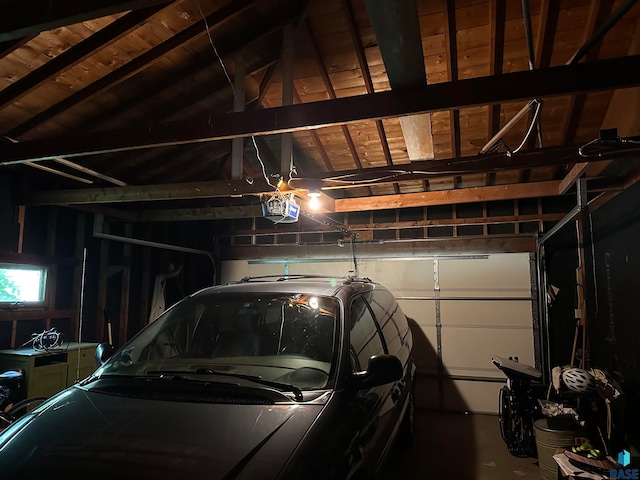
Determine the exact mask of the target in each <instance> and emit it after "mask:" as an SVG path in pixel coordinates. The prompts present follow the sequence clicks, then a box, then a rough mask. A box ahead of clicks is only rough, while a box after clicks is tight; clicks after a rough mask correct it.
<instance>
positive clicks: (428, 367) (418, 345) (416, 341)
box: [411, 325, 438, 374]
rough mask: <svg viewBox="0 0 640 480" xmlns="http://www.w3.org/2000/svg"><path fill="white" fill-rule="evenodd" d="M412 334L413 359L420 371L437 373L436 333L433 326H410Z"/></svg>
mask: <svg viewBox="0 0 640 480" xmlns="http://www.w3.org/2000/svg"><path fill="white" fill-rule="evenodd" d="M411 333H412V335H413V352H412V356H413V361H414V362H415V364H416V367H417V369H418V371H419V372H420V373H433V374H436V373H438V354H437V350H436V348H437V345H438V342H437V333H436V329H435V326H434V327H432V328H427V329H424V328H421V327H419V326H418V325H414V326H412V328H411Z"/></svg>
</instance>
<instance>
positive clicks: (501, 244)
mask: <svg viewBox="0 0 640 480" xmlns="http://www.w3.org/2000/svg"><path fill="white" fill-rule="evenodd" d="M356 245H357V250H358V257H359V258H360V259H361V260H363V261H366V260H375V259H376V258H380V256H381V255H382V254H385V255H390V256H392V255H397V256H401V257H416V256H419V255H446V254H447V253H452V254H453V253H455V254H468V255H472V254H488V253H516V252H535V249H536V241H535V238H534V237H533V235H530V236H525V235H510V236H498V235H495V236H487V237H480V238H469V237H458V238H451V237H449V238H429V239H424V240H422V241H420V240H416V241H409V242H401V243H395V242H384V241H380V242H373V243H364V244H358V243H357V242H356ZM350 250H351V249H349V248H344V247H339V246H337V245H336V246H335V247H334V248H332V247H330V246H328V245H319V246H317V247H314V246H311V245H309V246H307V247H305V248H300V247H299V246H298V245H269V246H260V245H250V246H231V247H226V248H222V249H221V253H220V255H221V257H222V258H225V259H229V260H235V259H255V258H261V259H266V258H271V259H274V258H282V259H288V260H294V259H313V258H319V259H326V258H331V259H332V260H335V259H344V260H345V261H347V262H349V261H352V260H353V258H352V256H351V252H350Z"/></svg>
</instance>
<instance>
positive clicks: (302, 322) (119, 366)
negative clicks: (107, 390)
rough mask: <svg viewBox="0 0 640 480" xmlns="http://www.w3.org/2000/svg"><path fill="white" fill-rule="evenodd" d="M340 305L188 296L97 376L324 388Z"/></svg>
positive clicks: (272, 297)
mask: <svg viewBox="0 0 640 480" xmlns="http://www.w3.org/2000/svg"><path fill="white" fill-rule="evenodd" d="M339 312H340V308H339V303H338V301H337V300H336V299H335V298H332V297H323V296H316V295H307V294H300V293H291V294H281V293H277V294H273V293H270V294H264V293H258V294H256V293H246V292H244V293H242V294H238V293H233V294H225V293H217V292H214V293H210V294H199V295H196V296H193V297H190V298H187V299H185V300H183V301H181V302H179V303H178V304H176V305H175V306H173V307H172V308H170V309H169V310H167V311H166V312H165V313H164V314H162V315H161V316H159V317H158V318H157V319H156V320H155V321H153V322H152V323H151V324H150V325H149V326H147V327H146V328H145V329H143V330H142V331H141V332H140V333H139V334H138V335H136V336H135V337H134V338H133V339H132V340H131V341H130V342H129V343H127V344H126V345H124V346H123V347H122V348H121V349H119V350H118V352H116V354H115V355H114V356H113V357H112V358H111V359H110V360H109V362H107V363H106V364H105V365H104V366H103V367H102V368H101V369H100V370H99V371H98V373H99V374H100V375H103V374H123V375H128V376H131V375H133V376H136V375H143V376H147V375H153V374H156V373H158V374H159V373H180V372H184V373H185V374H196V375H197V374H202V375H207V376H209V375H219V376H221V377H223V378H221V379H218V378H216V379H215V380H216V381H218V380H220V381H229V382H237V381H238V379H247V378H251V377H252V378H255V379H258V380H261V381H264V382H274V383H282V384H284V385H292V386H294V387H295V388H297V389H299V390H314V389H322V388H326V387H328V386H329V381H330V378H332V377H333V371H332V369H333V368H334V367H333V366H334V364H335V356H336V355H335V352H336V348H335V345H336V338H337V325H338V317H339Z"/></svg>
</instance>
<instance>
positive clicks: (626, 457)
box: [609, 450, 640, 480]
mask: <svg viewBox="0 0 640 480" xmlns="http://www.w3.org/2000/svg"><path fill="white" fill-rule="evenodd" d="M618 463H619V464H620V465H622V466H623V467H626V466H628V465H629V464H630V463H631V454H630V453H629V452H628V451H627V450H623V451H621V452H620V453H619V454H618ZM609 476H610V477H611V478H620V479H624V480H639V479H640V477H639V476H638V469H637V468H612V469H611V470H609Z"/></svg>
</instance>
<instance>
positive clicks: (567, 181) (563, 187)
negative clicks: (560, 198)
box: [558, 162, 589, 195]
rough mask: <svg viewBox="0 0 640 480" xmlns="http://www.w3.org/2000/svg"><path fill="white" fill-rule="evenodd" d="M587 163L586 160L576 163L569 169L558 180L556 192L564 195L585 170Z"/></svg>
mask: <svg viewBox="0 0 640 480" xmlns="http://www.w3.org/2000/svg"><path fill="white" fill-rule="evenodd" d="M588 166H589V164H588V163H587V162H580V163H576V164H575V165H574V166H573V168H572V169H571V171H569V173H567V175H566V176H565V177H564V178H563V179H562V181H561V182H560V188H559V191H558V193H559V194H560V195H564V194H565V193H567V191H568V190H569V189H570V188H571V187H572V186H573V184H574V183H575V181H576V180H577V179H578V178H580V177H581V176H582V175H583V174H584V172H585V171H586V170H587V167H588Z"/></svg>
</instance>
